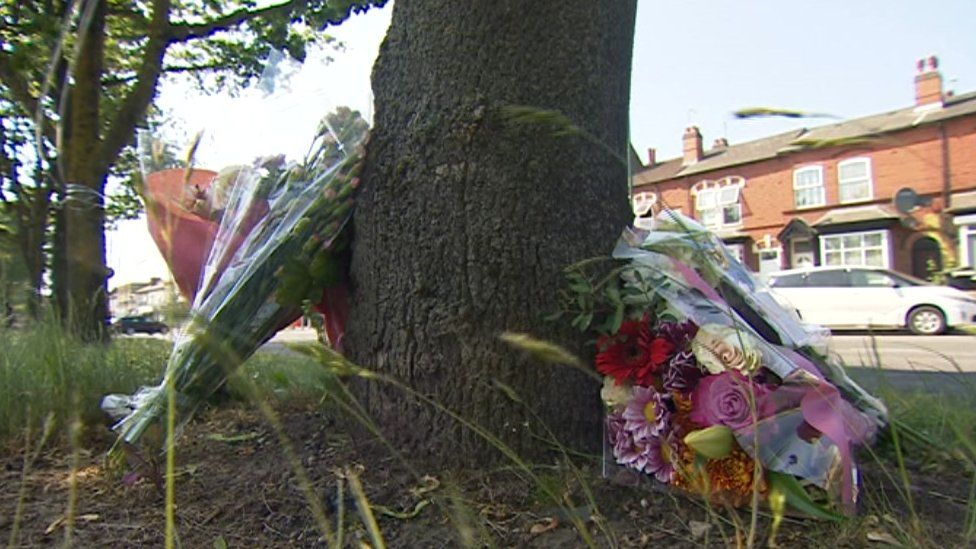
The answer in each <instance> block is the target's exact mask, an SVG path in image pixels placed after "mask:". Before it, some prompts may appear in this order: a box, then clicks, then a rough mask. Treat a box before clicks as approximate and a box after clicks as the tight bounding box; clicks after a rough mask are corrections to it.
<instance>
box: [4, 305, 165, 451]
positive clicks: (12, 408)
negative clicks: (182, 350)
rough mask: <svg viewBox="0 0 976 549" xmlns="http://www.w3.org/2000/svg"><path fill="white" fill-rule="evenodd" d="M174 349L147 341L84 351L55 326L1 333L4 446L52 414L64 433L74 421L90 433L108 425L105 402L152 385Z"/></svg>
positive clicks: (128, 342)
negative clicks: (103, 408)
mask: <svg viewBox="0 0 976 549" xmlns="http://www.w3.org/2000/svg"><path fill="white" fill-rule="evenodd" d="M169 347H170V344H169V342H166V341H162V340H157V339H142V338H140V339H123V340H119V341H116V342H114V343H113V344H112V345H111V346H109V347H105V346H101V345H95V346H91V345H83V344H81V343H79V342H77V341H75V340H73V339H71V338H70V337H68V336H67V335H65V334H64V333H63V332H62V331H61V330H60V328H58V327H57V325H56V324H55V323H51V324H47V325H40V326H38V327H37V328H36V329H33V330H30V331H14V330H5V331H2V332H0V349H3V352H2V353H0V387H2V388H3V398H0V443H2V442H3V441H8V440H10V439H12V438H14V437H19V436H20V435H21V434H22V433H23V432H24V430H25V429H26V428H28V426H29V427H30V428H33V429H35V430H37V429H38V428H39V427H40V425H41V422H42V421H43V419H44V417H45V416H47V415H48V414H49V413H50V414H52V416H53V418H54V421H55V422H56V424H57V426H58V430H59V431H61V430H63V429H64V427H65V426H66V425H67V424H68V422H69V421H70V420H72V419H73V418H75V417H77V418H79V419H80V420H81V421H82V423H83V425H85V426H87V427H94V426H98V425H102V424H104V422H105V419H104V415H103V414H102V412H101V410H100V408H99V402H100V401H101V398H102V397H103V396H105V395H106V394H109V393H132V392H134V391H135V390H136V389H137V388H138V387H139V386H140V385H144V384H150V383H152V382H153V381H154V378H155V377H156V376H157V375H158V372H159V369H160V366H161V365H162V364H164V363H165V361H166V356H167V355H168V353H169Z"/></svg>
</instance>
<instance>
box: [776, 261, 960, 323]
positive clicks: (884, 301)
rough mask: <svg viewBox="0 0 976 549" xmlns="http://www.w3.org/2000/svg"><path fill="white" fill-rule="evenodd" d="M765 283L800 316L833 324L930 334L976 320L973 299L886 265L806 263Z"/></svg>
mask: <svg viewBox="0 0 976 549" xmlns="http://www.w3.org/2000/svg"><path fill="white" fill-rule="evenodd" d="M767 282H768V284H769V286H770V287H771V288H772V289H773V293H774V294H775V295H776V296H778V297H780V298H785V300H786V301H788V302H789V304H791V305H793V306H794V307H795V308H796V309H797V311H799V313H800V315H801V316H802V317H803V320H805V321H807V322H811V323H814V324H821V325H823V326H829V327H832V328H908V329H909V330H911V331H912V332H913V333H916V334H921V335H935V334H941V333H943V332H945V331H946V329H947V328H949V327H952V326H960V325H966V324H974V323H976V299H973V298H972V297H970V296H969V295H967V294H966V293H964V292H961V291H959V290H957V289H955V288H949V287H947V286H936V285H934V284H930V283H928V282H926V281H924V280H919V279H917V278H914V277H911V276H908V275H904V274H901V273H896V272H894V271H890V270H888V269H878V268H873V267H808V268H803V269H792V270H788V271H779V272H775V273H770V274H769V275H768V277H767Z"/></svg>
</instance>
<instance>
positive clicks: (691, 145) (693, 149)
mask: <svg viewBox="0 0 976 549" xmlns="http://www.w3.org/2000/svg"><path fill="white" fill-rule="evenodd" d="M681 141H682V150H683V151H684V159H682V161H681V165H682V166H690V165H691V164H694V163H695V162H698V161H699V160H701V159H702V156H703V154H704V151H703V150H702V136H701V132H700V131H698V127H697V126H690V127H688V128H685V134H684V135H683V136H681Z"/></svg>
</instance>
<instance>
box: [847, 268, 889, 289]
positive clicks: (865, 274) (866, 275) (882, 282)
mask: <svg viewBox="0 0 976 549" xmlns="http://www.w3.org/2000/svg"><path fill="white" fill-rule="evenodd" d="M851 279H852V280H853V285H854V286H855V287H858V288H894V287H896V286H897V285H898V284H897V282H896V281H895V279H893V278H892V277H890V276H888V274H887V273H882V272H878V271H862V270H860V269H854V270H852V271H851Z"/></svg>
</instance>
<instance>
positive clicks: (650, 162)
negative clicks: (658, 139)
mask: <svg viewBox="0 0 976 549" xmlns="http://www.w3.org/2000/svg"><path fill="white" fill-rule="evenodd" d="M656 165H657V150H655V149H654V148H652V147H648V148H647V167H648V168H653V167H654V166H656Z"/></svg>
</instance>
